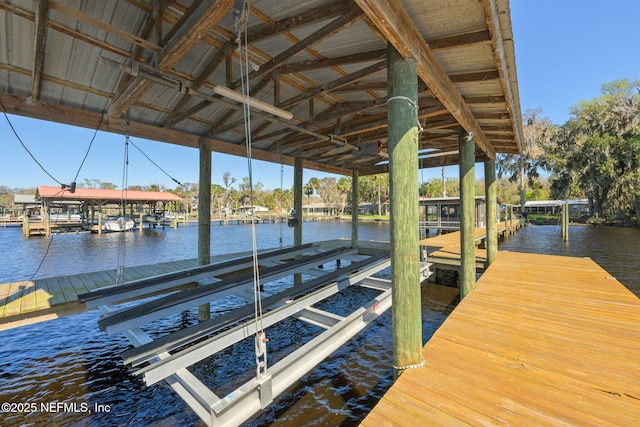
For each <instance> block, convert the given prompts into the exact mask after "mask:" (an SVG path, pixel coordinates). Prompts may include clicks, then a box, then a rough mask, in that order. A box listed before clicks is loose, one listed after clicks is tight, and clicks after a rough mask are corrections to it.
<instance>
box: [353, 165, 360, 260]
mask: <svg viewBox="0 0 640 427" xmlns="http://www.w3.org/2000/svg"><path fill="white" fill-rule="evenodd" d="M358 204H359V201H358V171H357V170H354V171H353V172H352V173H351V247H352V248H355V247H357V246H358V214H359V212H358Z"/></svg>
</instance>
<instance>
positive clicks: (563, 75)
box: [0, 0, 640, 189]
mask: <svg viewBox="0 0 640 427" xmlns="http://www.w3.org/2000/svg"><path fill="white" fill-rule="evenodd" d="M510 6H511V23H512V28H513V34H514V43H515V51H516V67H517V73H518V90H519V94H520V106H521V110H522V113H523V114H524V113H525V112H526V111H527V110H533V109H535V110H540V111H541V113H542V116H543V117H548V118H549V119H550V120H551V121H552V122H553V123H555V124H563V123H565V122H566V121H567V120H568V119H569V117H570V116H571V113H570V110H571V107H572V106H574V105H576V104H578V103H579V102H580V101H582V100H590V99H593V98H595V97H597V96H599V95H600V89H601V87H602V84H604V83H608V82H611V81H614V80H619V79H624V78H627V79H630V80H636V79H640V0H510ZM9 120H10V121H11V124H12V125H13V127H14V128H15V130H16V133H17V134H18V137H19V138H20V140H21V141H22V142H23V143H24V145H25V146H26V147H27V148H28V149H29V151H30V152H31V153H32V154H33V156H34V157H35V158H36V159H37V160H38V161H39V162H40V163H41V164H42V166H43V167H44V168H45V169H46V170H47V171H48V172H49V174H51V175H52V176H53V178H55V180H54V179H53V178H51V177H49V176H48V175H47V174H46V173H45V172H43V171H42V170H41V169H40V167H38V165H37V164H36V163H35V161H34V160H33V159H32V158H31V157H30V155H29V154H28V153H27V151H26V150H25V148H24V147H23V146H22V145H21V143H20V141H19V140H18V138H17V137H16V136H15V135H14V132H13V131H12V130H11V127H10V126H9V124H8V122H7V121H6V120H5V118H4V117H3V116H0V146H1V147H2V149H1V150H0V156H2V161H0V165H1V166H0V186H6V187H9V188H35V187H37V186H39V185H52V186H58V185H59V184H58V183H57V182H56V180H57V181H59V182H61V183H65V184H67V183H71V182H73V181H74V180H75V182H78V183H82V182H83V181H84V180H86V179H88V180H99V181H101V182H110V183H113V184H115V185H116V186H117V188H122V187H123V186H124V184H128V185H141V186H147V185H153V184H157V185H160V186H163V187H165V188H167V189H172V188H175V187H176V186H177V184H176V183H175V182H174V181H173V179H175V180H177V181H179V182H181V183H197V182H198V164H199V161H198V150H196V149H193V148H186V147H180V146H175V145H171V144H166V143H161V142H156V141H148V140H144V139H139V138H133V137H132V138H131V142H132V143H133V144H135V146H137V147H139V148H140V150H142V152H144V154H145V155H146V156H148V157H149V158H150V159H151V160H153V162H155V163H156V164H157V165H158V166H159V168H158V167H156V166H155V165H154V164H153V163H151V162H150V161H149V160H148V159H147V158H146V157H145V156H144V155H143V154H141V153H140V151H138V150H137V149H136V148H134V147H133V145H132V144H130V145H129V150H128V160H129V164H128V168H126V173H125V167H124V158H125V138H124V136H122V135H116V134H110V133H106V132H98V133H97V135H96V136H95V140H94V141H93V143H92V144H91V149H90V150H89V154H88V156H87V158H86V161H85V162H84V164H83V165H82V168H80V165H81V164H82V162H83V158H84V156H85V154H86V152H87V149H88V147H89V145H90V143H91V140H92V138H93V137H94V131H93V130H91V129H83V128H75V127H71V126H66V125H60V124H56V123H50V122H44V121H40V120H35V119H28V118H24V117H19V116H13V115H10V116H9ZM160 168H161V169H162V170H161V169H160ZM212 168H213V174H212V181H213V183H214V184H220V185H222V175H223V173H224V172H227V171H228V172H230V173H231V176H232V177H235V178H236V179H237V181H238V182H241V181H242V179H243V177H246V176H248V166H247V160H246V159H245V158H242V157H236V156H229V155H224V154H220V153H213V159H212ZM283 169H284V173H283V174H282V181H283V185H282V186H283V188H285V189H288V188H291V186H292V185H293V168H292V167H289V166H285V167H284V168H283ZM482 169H483V168H482V167H477V168H476V170H477V172H476V176H478V177H481V176H482ZM252 171H253V180H254V182H261V183H262V184H263V188H264V189H274V188H280V186H281V166H280V165H279V164H273V163H266V162H261V161H258V160H254V161H253V162H252ZM445 174H446V176H447V177H457V176H458V169H457V166H450V167H447V168H445ZM326 176H334V177H335V176H336V175H331V174H326V173H321V172H317V171H313V170H305V171H304V178H303V181H304V182H307V181H308V180H309V179H310V178H312V177H316V178H323V177H326ZM440 176H441V170H440V168H433V169H426V170H424V171H421V172H420V173H419V179H420V180H425V181H427V180H429V179H431V178H434V177H437V178H439V177H440ZM236 188H237V183H236Z"/></svg>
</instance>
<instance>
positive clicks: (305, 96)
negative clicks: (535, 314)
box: [279, 59, 387, 109]
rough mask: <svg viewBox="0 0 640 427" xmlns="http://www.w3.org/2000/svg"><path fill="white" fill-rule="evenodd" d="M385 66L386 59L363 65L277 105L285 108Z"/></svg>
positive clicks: (325, 92) (382, 68)
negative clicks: (354, 70) (356, 69)
mask: <svg viewBox="0 0 640 427" xmlns="http://www.w3.org/2000/svg"><path fill="white" fill-rule="evenodd" d="M385 68H387V61H386V59H385V60H384V61H380V62H377V63H375V64H373V65H370V66H368V67H365V68H363V69H361V70H358V71H356V72H355V73H351V74H349V75H347V76H344V77H341V78H339V79H337V80H334V81H332V82H329V83H327V84H325V85H322V86H318V87H315V88H312V89H308V90H307V91H305V92H304V93H301V94H300V95H298V96H294V97H293V98H289V99H287V100H286V101H284V102H283V103H282V104H281V105H280V106H279V107H280V108H284V109H287V108H289V107H291V106H293V105H295V104H297V103H298V102H302V101H305V100H308V99H309V98H311V97H314V96H316V95H320V94H327V93H329V92H331V91H332V90H333V89H336V88H339V87H340V86H344V85H348V84H349V83H351V82H353V81H356V80H359V79H361V78H363V77H366V76H369V75H371V74H375V73H377V72H378V71H380V70H384V69H385Z"/></svg>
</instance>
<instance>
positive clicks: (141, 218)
mask: <svg viewBox="0 0 640 427" xmlns="http://www.w3.org/2000/svg"><path fill="white" fill-rule="evenodd" d="M143 228H144V212H140V228H139V229H138V233H140V234H142V229H143Z"/></svg>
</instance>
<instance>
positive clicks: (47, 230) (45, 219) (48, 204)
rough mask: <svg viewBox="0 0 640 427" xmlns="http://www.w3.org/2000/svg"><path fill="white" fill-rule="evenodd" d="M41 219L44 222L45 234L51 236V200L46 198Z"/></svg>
mask: <svg viewBox="0 0 640 427" xmlns="http://www.w3.org/2000/svg"><path fill="white" fill-rule="evenodd" d="M42 221H43V222H44V229H45V236H46V237H49V236H51V201H50V200H49V199H47V202H46V203H45V210H44V214H43V215H42Z"/></svg>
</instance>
